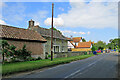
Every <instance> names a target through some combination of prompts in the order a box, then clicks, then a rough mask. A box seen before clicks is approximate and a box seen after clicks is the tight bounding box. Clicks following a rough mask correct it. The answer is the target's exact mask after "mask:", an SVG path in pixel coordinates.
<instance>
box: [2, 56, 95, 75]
mask: <svg viewBox="0 0 120 80" xmlns="http://www.w3.org/2000/svg"><path fill="white" fill-rule="evenodd" d="M91 56H93V54H89V55H81V56H72V57H67V58H55V59H54V60H53V61H51V60H50V59H43V60H37V61H26V62H16V63H7V64H3V65H2V75H9V74H12V73H18V72H23V71H31V70H35V69H40V68H44V67H49V66H54V65H58V64H65V63H69V62H71V61H75V60H81V59H85V58H88V57H91Z"/></svg>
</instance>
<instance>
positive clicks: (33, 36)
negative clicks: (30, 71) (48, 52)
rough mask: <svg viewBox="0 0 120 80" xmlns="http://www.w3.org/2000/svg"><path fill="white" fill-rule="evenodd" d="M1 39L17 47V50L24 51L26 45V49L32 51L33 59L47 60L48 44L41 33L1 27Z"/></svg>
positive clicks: (5, 26) (6, 26)
mask: <svg viewBox="0 0 120 80" xmlns="http://www.w3.org/2000/svg"><path fill="white" fill-rule="evenodd" d="M0 28H1V29H0V38H1V39H3V40H7V41H8V43H9V44H10V45H14V46H16V49H22V47H23V45H24V44H25V45H26V49H27V50H28V51H31V52H32V53H31V55H32V57H36V58H37V57H41V58H43V59H44V58H45V50H44V47H45V43H46V42H47V41H46V40H45V39H44V38H43V37H42V36H41V35H40V34H39V33H37V32H35V31H33V30H28V29H23V28H17V27H12V26H8V25H0Z"/></svg>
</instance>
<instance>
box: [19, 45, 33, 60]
mask: <svg viewBox="0 0 120 80" xmlns="http://www.w3.org/2000/svg"><path fill="white" fill-rule="evenodd" d="M28 57H31V52H30V51H28V50H27V49H26V45H24V46H23V48H22V49H19V50H18V51H17V58H19V59H21V60H27V58H28Z"/></svg>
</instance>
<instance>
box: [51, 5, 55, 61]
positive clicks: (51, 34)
mask: <svg viewBox="0 0 120 80" xmlns="http://www.w3.org/2000/svg"><path fill="white" fill-rule="evenodd" d="M53 8H54V3H52V23H51V25H52V29H51V61H52V60H53Z"/></svg>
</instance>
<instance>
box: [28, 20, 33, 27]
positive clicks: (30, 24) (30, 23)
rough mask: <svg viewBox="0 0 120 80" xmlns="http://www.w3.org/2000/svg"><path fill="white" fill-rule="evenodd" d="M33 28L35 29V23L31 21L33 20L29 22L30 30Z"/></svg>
mask: <svg viewBox="0 0 120 80" xmlns="http://www.w3.org/2000/svg"><path fill="white" fill-rule="evenodd" d="M33 27H34V21H33V20H32V19H31V20H30V21H29V26H28V29H31V28H33Z"/></svg>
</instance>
